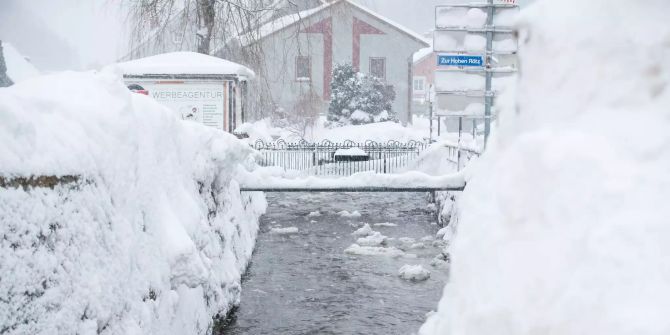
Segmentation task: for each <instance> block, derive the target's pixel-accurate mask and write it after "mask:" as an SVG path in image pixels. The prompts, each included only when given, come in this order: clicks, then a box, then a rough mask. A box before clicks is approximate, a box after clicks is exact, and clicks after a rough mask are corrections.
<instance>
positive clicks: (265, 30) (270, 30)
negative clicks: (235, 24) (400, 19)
mask: <svg viewBox="0 0 670 335" xmlns="http://www.w3.org/2000/svg"><path fill="white" fill-rule="evenodd" d="M338 4H346V5H350V6H352V7H353V8H356V9H358V10H359V11H361V12H363V13H365V14H367V15H370V16H372V17H373V18H375V19H377V20H378V21H380V22H382V23H384V24H386V25H387V26H389V27H391V28H392V29H394V30H396V31H398V32H400V33H401V34H403V35H406V36H408V37H409V38H411V39H413V40H416V41H417V42H419V43H420V44H423V45H425V46H429V45H430V44H429V43H428V42H427V41H426V39H424V38H423V37H422V36H421V35H419V34H417V33H416V32H414V31H412V30H410V29H408V28H406V27H404V26H402V25H400V24H398V23H396V22H394V21H392V20H390V19H388V18H386V17H384V16H381V15H379V14H378V13H376V12H374V11H372V10H370V9H368V8H366V7H364V6H361V5H359V4H357V3H355V2H353V1H351V0H335V1H332V2H327V3H324V4H323V5H322V6H319V7H316V8H313V9H309V10H305V11H302V12H300V13H297V14H291V15H287V16H284V17H280V18H278V19H276V20H274V21H271V22H268V23H266V24H264V25H262V26H261V27H260V28H259V29H258V31H257V32H254V33H252V34H246V35H244V36H240V42H241V43H242V45H243V46H247V45H251V44H253V43H255V42H257V41H260V40H262V39H264V38H266V37H268V36H270V35H273V34H275V33H277V32H279V31H282V30H284V29H286V28H289V27H292V26H294V25H295V24H298V23H300V22H301V21H302V20H305V19H308V18H310V17H312V16H314V15H316V14H318V13H321V12H323V11H324V10H326V9H328V8H331V7H333V6H335V5H338Z"/></svg>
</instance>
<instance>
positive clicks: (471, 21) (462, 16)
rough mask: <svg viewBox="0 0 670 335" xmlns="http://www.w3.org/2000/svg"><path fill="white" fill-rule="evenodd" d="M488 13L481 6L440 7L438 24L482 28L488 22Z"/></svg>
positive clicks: (443, 26)
mask: <svg viewBox="0 0 670 335" xmlns="http://www.w3.org/2000/svg"><path fill="white" fill-rule="evenodd" d="M487 17H488V15H487V14H486V12H485V11H484V10H482V9H481V8H467V7H449V6H444V7H438V9H437V15H436V25H437V26H438V27H440V28H445V27H468V28H480V27H483V26H484V25H485V24H486V19H487Z"/></svg>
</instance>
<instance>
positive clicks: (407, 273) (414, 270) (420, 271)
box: [398, 264, 430, 282]
mask: <svg viewBox="0 0 670 335" xmlns="http://www.w3.org/2000/svg"><path fill="white" fill-rule="evenodd" d="M398 276H400V278H402V279H404V280H409V281H414V282H417V281H424V280H428V278H430V271H428V270H426V269H425V268H424V267H423V266H421V265H420V264H419V265H409V264H407V265H403V266H402V267H401V268H400V270H398Z"/></svg>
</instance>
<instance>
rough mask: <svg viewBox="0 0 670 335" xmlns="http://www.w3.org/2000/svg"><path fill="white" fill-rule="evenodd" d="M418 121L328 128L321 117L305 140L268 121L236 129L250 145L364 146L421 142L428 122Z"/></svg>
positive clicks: (308, 132) (426, 134) (425, 136)
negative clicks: (367, 143) (280, 142)
mask: <svg viewBox="0 0 670 335" xmlns="http://www.w3.org/2000/svg"><path fill="white" fill-rule="evenodd" d="M382 114H383V112H382ZM421 121H422V120H421V119H419V118H415V120H414V123H413V124H412V125H408V126H407V127H403V126H402V125H401V124H399V123H395V122H391V121H385V122H376V123H370V124H364V125H347V126H342V127H333V128H328V127H325V126H324V124H325V123H326V118H325V117H320V118H319V120H318V121H317V123H316V124H315V125H314V126H313V127H312V128H310V129H308V131H307V133H306V134H305V136H304V138H303V137H300V136H298V135H296V133H295V132H292V131H290V130H288V129H282V128H279V127H273V126H272V123H271V121H270V120H269V119H263V120H259V121H256V122H253V123H245V124H243V125H241V126H240V127H238V130H239V131H240V132H244V133H246V134H248V135H249V138H248V139H246V141H247V142H248V143H250V144H254V143H255V142H256V141H257V140H262V141H265V142H270V141H272V140H273V139H282V140H284V141H286V142H298V141H300V140H302V139H304V140H307V141H310V142H320V141H324V140H328V141H331V142H335V143H338V142H339V143H341V142H344V141H346V140H350V141H354V142H356V143H365V141H368V140H369V141H375V142H380V143H386V142H389V141H399V142H408V141H423V140H424V139H426V138H427V137H428V121H427V120H425V121H426V122H421Z"/></svg>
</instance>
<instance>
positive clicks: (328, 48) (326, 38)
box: [301, 17, 333, 100]
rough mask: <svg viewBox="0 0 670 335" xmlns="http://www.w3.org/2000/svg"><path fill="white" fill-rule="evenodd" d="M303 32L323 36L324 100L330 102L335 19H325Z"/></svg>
mask: <svg viewBox="0 0 670 335" xmlns="http://www.w3.org/2000/svg"><path fill="white" fill-rule="evenodd" d="M301 32H303V33H311V34H323V99H324V100H330V82H331V81H332V78H333V18H332V17H328V18H325V19H323V20H321V21H319V22H317V23H315V24H313V25H311V26H309V27H307V28H305V29H303V30H302V31H301Z"/></svg>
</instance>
